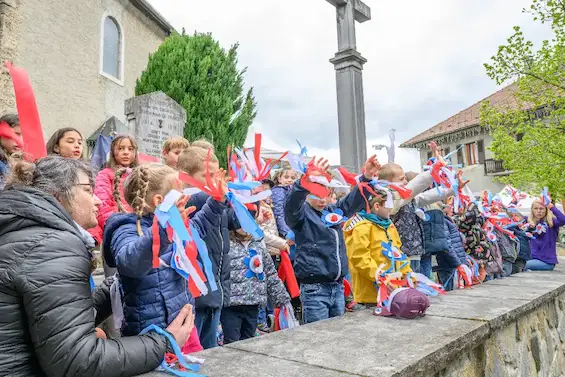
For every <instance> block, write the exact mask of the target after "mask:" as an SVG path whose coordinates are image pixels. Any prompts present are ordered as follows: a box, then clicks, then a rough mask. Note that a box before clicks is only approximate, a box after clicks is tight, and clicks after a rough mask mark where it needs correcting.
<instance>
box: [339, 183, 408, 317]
mask: <svg viewBox="0 0 565 377" xmlns="http://www.w3.org/2000/svg"><path fill="white" fill-rule="evenodd" d="M375 193H376V194H377V195H376V196H373V197H372V198H371V199H370V200H369V205H370V207H371V212H370V213H367V212H365V211H364V210H363V211H361V212H359V213H358V214H357V215H355V216H354V217H353V218H352V219H350V220H349V221H348V222H347V223H346V224H345V228H344V229H345V232H344V233H345V243H346V245H347V257H348V259H349V268H350V271H351V278H352V282H353V292H354V296H355V299H356V300H357V301H359V302H360V303H361V304H364V305H370V306H374V305H376V304H377V289H376V287H375V284H376V277H375V275H376V273H377V271H378V270H382V271H386V270H388V269H389V268H391V267H392V268H393V269H394V271H397V272H401V273H402V275H403V277H404V276H405V275H406V274H407V273H409V272H412V270H411V268H410V262H409V260H408V259H407V257H406V255H404V254H401V255H402V256H401V257H400V258H398V259H396V260H395V266H392V262H391V260H390V258H389V257H388V256H387V255H386V253H387V251H388V250H387V249H386V248H384V247H383V243H390V244H391V247H392V248H393V249H394V248H396V249H398V250H400V247H401V242H400V236H399V234H398V231H397V230H396V227H395V226H394V224H393V223H392V221H391V220H390V213H391V212H392V208H386V206H385V201H386V197H387V193H386V192H385V191H381V190H376V191H375ZM397 257H399V255H397Z"/></svg>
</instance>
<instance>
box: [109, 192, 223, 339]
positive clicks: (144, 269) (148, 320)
mask: <svg viewBox="0 0 565 377" xmlns="http://www.w3.org/2000/svg"><path fill="white" fill-rule="evenodd" d="M225 209H226V206H225V205H224V204H222V203H219V202H217V201H216V200H214V199H211V198H210V199H209V200H208V202H207V204H206V205H205V206H204V207H203V208H202V210H201V211H199V213H198V214H197V215H195V216H194V217H193V218H192V220H191V221H192V224H193V225H194V226H195V227H196V228H197V229H198V233H199V234H200V237H202V238H204V237H205V236H206V235H207V232H208V231H209V230H210V229H214V228H217V227H218V226H219V223H220V218H221V215H222V214H223V212H224V210H225ZM136 220H137V216H136V215H135V214H115V215H112V216H111V217H110V218H109V219H108V221H107V222H106V226H105V228H104V244H103V245H104V246H103V249H104V259H105V260H106V263H108V265H109V266H110V267H117V269H118V273H119V275H120V281H121V284H122V289H123V296H124V297H123V305H124V319H125V321H124V324H123V326H122V335H124V336H132V335H137V334H139V333H140V332H141V330H143V329H144V328H145V327H147V326H149V325H151V324H155V325H158V326H161V327H166V326H168V325H169V324H170V323H171V322H172V321H173V320H174V319H175V318H176V316H177V315H178V313H179V312H180V310H181V309H182V307H183V306H184V305H186V304H192V303H194V299H193V297H192V296H191V294H190V292H189V291H188V284H187V282H186V280H185V279H184V278H183V277H181V276H180V275H179V274H178V273H177V272H176V271H174V270H173V269H172V268H170V267H165V266H161V267H159V268H153V267H152V259H153V253H152V244H153V234H152V231H151V225H152V223H153V215H152V214H151V215H147V216H144V217H143V218H142V219H141V229H142V230H143V235H142V236H141V237H140V236H139V235H138V233H137V227H136ZM160 241H161V248H160V253H159V257H160V258H161V259H162V260H163V262H165V263H166V264H167V265H170V261H171V257H172V254H173V246H172V244H171V243H170V242H169V240H168V237H167V234H166V232H165V231H164V230H163V229H161V228H160Z"/></svg>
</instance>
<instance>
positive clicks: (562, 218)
mask: <svg viewBox="0 0 565 377" xmlns="http://www.w3.org/2000/svg"><path fill="white" fill-rule="evenodd" d="M549 209H550V210H551V212H553V214H554V215H555V220H553V226H556V227H562V226H563V225H565V215H564V214H563V212H561V211H560V210H558V209H557V207H555V206H553V205H552V206H551V207H550V208H549Z"/></svg>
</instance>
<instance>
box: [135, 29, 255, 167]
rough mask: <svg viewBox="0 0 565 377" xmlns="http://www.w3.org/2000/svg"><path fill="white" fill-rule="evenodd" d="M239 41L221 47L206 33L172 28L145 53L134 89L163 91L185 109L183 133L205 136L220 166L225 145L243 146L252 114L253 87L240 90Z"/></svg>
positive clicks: (241, 82) (140, 93)
mask: <svg viewBox="0 0 565 377" xmlns="http://www.w3.org/2000/svg"><path fill="white" fill-rule="evenodd" d="M237 49H238V44H235V45H233V46H231V48H230V49H229V50H227V51H226V50H224V49H223V48H222V47H221V46H220V44H219V43H218V42H217V41H216V40H214V38H212V35H211V34H202V33H194V35H186V34H185V32H184V30H183V32H182V34H177V33H174V34H173V35H171V36H170V37H169V38H167V39H166V40H165V42H163V44H161V46H160V47H159V49H158V50H157V51H156V52H155V53H154V54H152V55H151V56H150V57H149V63H148V65H147V68H146V69H145V71H143V73H142V74H141V77H140V78H139V79H138V80H137V84H136V87H135V94H136V95H142V94H147V93H151V92H154V91H159V90H160V91H162V92H164V93H166V94H167V95H168V96H169V97H171V98H173V99H174V100H175V101H177V102H178V103H179V104H180V105H181V106H182V107H184V108H185V110H186V113H187V122H186V125H185V127H184V136H185V137H186V138H187V139H188V140H190V141H193V140H195V139H198V138H206V139H208V140H210V141H211V142H212V143H213V144H214V146H215V148H216V152H217V153H216V155H217V156H218V159H219V160H220V164H221V166H226V163H227V161H226V159H227V158H226V150H227V148H228V146H229V145H234V146H236V147H242V146H243V143H244V142H245V138H246V136H247V131H248V129H249V126H250V125H251V123H252V122H253V119H254V118H255V116H256V114H257V113H256V111H255V109H256V107H257V103H256V102H255V97H254V96H253V88H251V89H249V90H248V91H247V93H246V94H244V91H243V85H244V80H243V76H244V74H245V72H246V68H244V69H242V70H239V69H238V68H237V62H238V60H237Z"/></svg>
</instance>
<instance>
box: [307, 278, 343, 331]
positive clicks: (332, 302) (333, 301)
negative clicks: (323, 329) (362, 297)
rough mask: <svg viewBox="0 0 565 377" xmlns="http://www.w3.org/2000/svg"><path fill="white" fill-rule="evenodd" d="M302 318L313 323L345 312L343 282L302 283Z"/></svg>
mask: <svg viewBox="0 0 565 377" xmlns="http://www.w3.org/2000/svg"><path fill="white" fill-rule="evenodd" d="M300 300H301V301H302V319H303V321H304V323H305V324H306V323H312V322H317V321H321V320H323V319H328V318H332V317H339V316H342V315H343V314H344V313H345V297H344V296H343V283H341V282H339V283H338V282H335V283H314V284H300Z"/></svg>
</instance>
